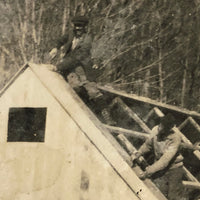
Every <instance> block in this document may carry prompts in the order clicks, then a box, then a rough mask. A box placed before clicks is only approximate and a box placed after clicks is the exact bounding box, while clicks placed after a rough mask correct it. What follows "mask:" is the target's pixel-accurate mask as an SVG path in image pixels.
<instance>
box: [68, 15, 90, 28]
mask: <svg viewBox="0 0 200 200" xmlns="http://www.w3.org/2000/svg"><path fill="white" fill-rule="evenodd" d="M88 22H89V20H88V18H87V17H85V16H75V17H73V18H72V23H73V24H74V25H75V26H86V25H87V24H88Z"/></svg>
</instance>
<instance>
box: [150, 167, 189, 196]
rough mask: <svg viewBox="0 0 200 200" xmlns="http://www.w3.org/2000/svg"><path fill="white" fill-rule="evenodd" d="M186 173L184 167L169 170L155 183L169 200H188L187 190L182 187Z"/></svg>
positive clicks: (155, 180)
mask: <svg viewBox="0 0 200 200" xmlns="http://www.w3.org/2000/svg"><path fill="white" fill-rule="evenodd" d="M183 175H184V171H183V169H182V167H180V168H174V169H170V170H168V171H167V172H166V173H165V174H164V175H163V176H160V177H159V178H157V179H154V180H153V182H154V183H155V184H156V186H157V187H158V188H159V189H160V190H161V192H162V193H163V194H164V195H165V196H166V197H167V199H169V200H187V199H188V197H187V194H186V190H185V189H184V186H183V185H182V180H183Z"/></svg>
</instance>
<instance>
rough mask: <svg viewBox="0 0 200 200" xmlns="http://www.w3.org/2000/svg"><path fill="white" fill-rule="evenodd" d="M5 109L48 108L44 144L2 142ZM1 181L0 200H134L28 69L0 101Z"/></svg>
mask: <svg viewBox="0 0 200 200" xmlns="http://www.w3.org/2000/svg"><path fill="white" fill-rule="evenodd" d="M66 101H67V99H66ZM69 103H70V102H69ZM10 107H47V116H46V130H45V142H44V143H36V142H7V129H8V128H7V127H8V112H9V108H10ZM76 112H78V111H76ZM0 177H1V182H0V199H2V200H11V199H12V200H36V199H37V200H46V199H48V200H95V199H98V200H101V199H102V200H110V199H113V200H118V199H122V200H123V199H126V200H129V199H130V200H133V199H138V198H137V197H136V196H135V195H134V193H133V192H132V190H131V189H130V188H129V187H128V186H127V184H126V183H125V182H124V181H123V180H122V179H121V178H120V177H119V175H118V174H117V173H116V172H115V171H114V169H113V168H112V166H111V165H110V164H109V163H108V162H107V160H106V159H105V158H104V157H103V155H102V154H101V153H100V152H99V151H98V150H97V148H96V147H95V146H94V145H93V144H92V143H91V142H90V141H89V139H88V138H87V136H86V135H85V133H84V131H83V130H81V128H80V127H79V126H78V124H76V123H75V122H74V121H73V120H72V118H71V117H70V116H69V114H67V113H66V111H64V110H63V108H62V107H61V105H59V104H58V103H57V101H56V100H55V98H54V97H52V95H51V94H50V93H49V92H48V90H47V89H46V88H45V87H44V86H43V85H42V84H41V83H40V81H38V79H37V77H36V76H35V75H34V74H33V73H32V71H31V70H30V69H27V70H26V71H25V72H24V73H23V74H22V75H21V76H20V77H19V78H18V79H17V80H16V81H15V82H14V84H13V85H12V86H11V87H9V88H8V90H7V91H6V92H5V93H4V95H3V96H2V97H1V98H0Z"/></svg>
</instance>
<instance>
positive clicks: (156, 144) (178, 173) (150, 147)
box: [132, 114, 186, 200]
mask: <svg viewBox="0 0 200 200" xmlns="http://www.w3.org/2000/svg"><path fill="white" fill-rule="evenodd" d="M174 121H175V119H174V117H173V116H172V115H171V114H167V115H166V116H164V117H162V118H161V122H160V124H159V125H157V126H155V127H154V128H153V129H152V134H151V136H150V138H149V139H147V140H146V142H145V143H144V144H143V145H142V146H141V147H140V148H139V150H138V152H137V153H136V155H132V158H134V159H139V157H140V156H142V155H145V154H146V153H148V152H152V153H153V154H154V158H155V160H154V162H153V164H152V165H150V166H148V167H146V169H145V171H144V172H142V173H141V174H140V175H139V177H140V178H141V179H142V180H144V179H146V178H153V179H154V182H155V184H156V185H157V186H158V188H159V189H160V190H161V191H162V193H163V194H164V195H165V196H166V197H167V198H168V199H169V200H177V199H179V200H183V199H184V200H186V198H185V197H183V195H184V188H183V185H182V178H183V175H184V171H183V156H182V155H180V153H179V150H180V148H181V136H180V135H179V134H178V133H176V132H174V131H172V128H173V127H174Z"/></svg>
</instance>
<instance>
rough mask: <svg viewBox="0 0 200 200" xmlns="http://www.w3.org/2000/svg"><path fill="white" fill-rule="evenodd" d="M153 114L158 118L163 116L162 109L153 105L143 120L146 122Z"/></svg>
mask: <svg viewBox="0 0 200 200" xmlns="http://www.w3.org/2000/svg"><path fill="white" fill-rule="evenodd" d="M153 114H156V116H157V117H159V118H161V117H163V116H164V114H163V113H162V111H161V110H160V109H159V108H157V107H154V108H153V109H151V110H150V112H149V113H148V114H147V116H146V117H145V118H144V122H148V120H149V119H150V118H151V117H152V115H153Z"/></svg>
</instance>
